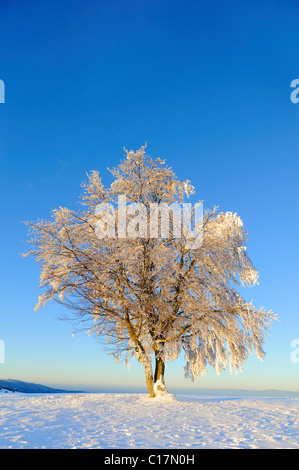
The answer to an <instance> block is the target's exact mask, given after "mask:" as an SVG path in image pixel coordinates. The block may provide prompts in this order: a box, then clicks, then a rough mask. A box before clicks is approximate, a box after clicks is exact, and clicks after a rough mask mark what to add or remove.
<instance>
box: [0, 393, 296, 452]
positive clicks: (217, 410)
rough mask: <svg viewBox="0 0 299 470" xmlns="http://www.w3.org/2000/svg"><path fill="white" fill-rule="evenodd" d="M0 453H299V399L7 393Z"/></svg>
mask: <svg viewBox="0 0 299 470" xmlns="http://www.w3.org/2000/svg"><path fill="white" fill-rule="evenodd" d="M0 448H1V449H8V448H12V449H13V448H24V449H25V448H27V449H28V448H32V449H33V448H35V449H61V448H71V449H74V448H78V449H80V448H81V449H83V448H105V449H113V448H115V449H130V448H144V449H145V448H149V449H170V448H172V449H182V448H184V449H189V448H190V449H191V448H199V449H202V448H209V449H212V448H215V449H219V448H220V449H221V448H224V449H227V448H234V449H237V448H243V449H254V448H261V449H265V448H271V449H272V448H274V449H282V448H299V399H294V398H293V399H291V398H260V397H258V398H254V397H248V398H246V397H245V398H244V397H239V398H238V397H236V398H226V397H223V398H221V397H201V396H194V395H192V396H191V395H178V396H177V397H174V396H170V397H161V398H157V399H156V398H154V399H150V398H148V396H147V395H145V394H117V393H92V394H55V395H44V394H43V395H26V394H2V395H1V396H0Z"/></svg>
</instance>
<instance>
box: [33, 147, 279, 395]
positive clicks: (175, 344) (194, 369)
mask: <svg viewBox="0 0 299 470" xmlns="http://www.w3.org/2000/svg"><path fill="white" fill-rule="evenodd" d="M110 172H111V174H112V176H113V178H114V180H113V182H112V184H111V185H110V187H108V188H105V187H104V185H103V184H102V180H101V178H100V176H99V173H98V172H96V171H92V172H90V173H89V175H88V181H87V183H84V184H83V189H84V193H83V195H82V196H81V202H82V209H81V210H77V211H73V210H69V209H66V208H63V207H60V208H59V209H57V210H56V211H53V213H52V219H51V220H49V221H46V220H41V221H38V222H29V223H28V225H29V227H30V231H31V235H32V238H31V240H30V241H29V243H30V245H31V249H30V251H29V252H28V253H27V254H28V255H32V256H33V257H34V258H35V259H36V261H37V262H38V263H39V265H40V268H41V275H40V286H41V288H42V290H43V293H42V294H41V295H40V297H39V299H38V303H37V305H36V309H39V308H40V307H41V306H42V305H45V304H46V303H47V302H48V301H49V300H55V301H57V302H58V303H60V304H62V305H65V306H66V307H68V308H69V309H70V311H71V312H72V320H77V321H78V322H79V324H80V325H83V326H85V325H86V328H87V329H88V331H89V332H90V333H91V334H94V335H95V336H97V337H98V338H103V339H105V341H106V347H107V348H111V350H112V354H113V355H114V356H115V358H117V360H120V359H123V360H124V361H125V363H127V361H130V360H131V359H132V358H137V360H138V361H139V362H140V363H141V364H142V365H143V366H144V369H145V377H146V383H147V386H148V389H149V392H150V395H151V396H157V395H158V394H161V393H166V392H167V390H166V387H165V382H164V373H165V362H166V361H167V360H175V359H176V358H178V357H179V356H181V355H182V354H183V355H184V357H185V360H186V365H185V374H186V377H188V378H190V379H191V380H196V379H197V378H198V377H199V376H200V375H202V374H205V373H206V372H207V366H211V367H213V368H214V369H215V371H216V372H217V373H220V372H221V371H222V370H223V369H226V368H228V367H229V368H230V371H231V372H237V371H238V370H241V369H242V366H243V364H244V363H245V361H246V359H247V358H248V355H249V354H251V353H255V354H256V355H257V356H258V357H259V358H260V359H262V358H263V357H264V354H265V353H264V350H263V344H264V340H265V333H266V332H267V331H268V329H269V327H270V325H271V322H272V320H273V319H274V318H275V316H274V315H273V314H272V313H271V312H265V311H264V310H263V309H257V308H256V307H255V306H254V305H253V304H252V303H248V302H247V301H245V300H244V299H243V298H242V297H241V295H240V292H239V289H240V287H242V285H247V286H253V285H255V284H257V283H258V273H257V270H256V269H255V268H254V266H253V264H252V262H251V260H250V258H249V256H248V254H247V251H246V242H247V232H246V230H245V228H244V226H243V223H242V220H241V219H240V217H239V216H238V215H237V214H235V213H232V212H226V213H222V212H218V211H217V210H216V209H214V210H211V211H206V212H205V213H204V217H203V243H202V245H201V246H200V247H196V248H195V249H191V248H186V243H185V240H184V236H183V235H182V237H181V238H179V237H175V236H174V231H173V230H174V228H173V226H174V220H175V219H173V225H172V227H170V228H171V230H170V231H169V234H168V235H167V236H164V237H163V238H162V237H151V236H150V235H149V232H146V231H145V233H143V234H142V236H141V235H140V232H136V234H135V236H130V237H128V236H122V237H119V236H117V235H119V233H118V230H119V228H117V226H115V230H114V228H113V230H110V231H109V232H108V231H106V232H105V231H103V232H102V233H101V236H99V232H98V230H97V227H98V224H99V221H102V222H103V220H104V221H105V220H106V222H105V223H106V225H107V224H108V222H109V220H110V221H111V220H114V219H111V217H115V221H118V220H119V219H120V217H121V214H120V213H119V212H118V208H117V198H118V196H119V195H125V196H126V200H127V202H128V203H130V204H136V206H131V212H130V214H129V213H128V218H127V220H126V224H127V225H125V226H124V227H123V229H124V230H125V231H128V229H129V228H130V233H131V234H133V235H134V230H136V228H135V227H137V226H138V224H137V223H135V222H136V220H137V219H135V220H134V210H133V211H132V207H139V206H138V204H143V207H145V208H146V209H149V208H150V207H151V205H152V204H156V206H157V207H158V208H161V207H162V205H163V204H169V205H173V204H174V205H175V204H181V203H183V202H184V200H185V198H186V197H189V196H191V195H193V194H194V188H193V186H192V185H191V183H190V181H188V180H185V181H179V180H178V179H177V177H176V176H175V174H174V172H173V170H172V169H171V168H170V167H168V166H167V165H166V164H165V160H162V159H160V158H157V159H152V158H151V157H149V156H148V155H147V154H146V153H145V146H144V147H141V149H139V150H137V151H136V152H133V151H132V150H130V151H127V150H125V159H124V160H123V161H121V162H120V164H119V165H118V166H117V167H116V168H113V169H111V170H110ZM99 205H101V206H100V207H101V210H97V209H98V207H99ZM114 208H115V209H114ZM109 217H110V219H109ZM105 218H106V219H105ZM160 219H161V217H160ZM160 222H163V221H161V220H160ZM105 223H103V224H102V225H103V230H104V229H105ZM110 229H111V227H110ZM111 234H112V235H113V236H111ZM153 360H154V361H155V365H154V367H153ZM162 385H163V386H162ZM160 392H161V393H160Z"/></svg>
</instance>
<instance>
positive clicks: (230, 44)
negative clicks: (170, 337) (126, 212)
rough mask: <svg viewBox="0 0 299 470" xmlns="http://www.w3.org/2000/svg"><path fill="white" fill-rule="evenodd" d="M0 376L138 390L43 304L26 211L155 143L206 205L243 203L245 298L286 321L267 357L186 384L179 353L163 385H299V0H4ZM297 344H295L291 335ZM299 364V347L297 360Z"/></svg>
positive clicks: (139, 377) (67, 201) (52, 204)
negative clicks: (296, 97)
mask: <svg viewBox="0 0 299 470" xmlns="http://www.w3.org/2000/svg"><path fill="white" fill-rule="evenodd" d="M0 17H1V22H0V40H1V48H0V79H2V80H3V81H4V83H5V103H4V104H0V171H1V189H0V190H1V202H2V207H1V212H2V218H1V220H2V224H1V227H2V229H1V233H0V236H1V270H0V276H1V280H0V286H1V304H0V339H1V340H2V341H4V344H5V363H0V378H3V379H4V378H12V379H20V380H25V381H31V382H37V383H43V384H45V385H50V386H51V385H52V386H64V387H69V388H70V387H71V388H78V389H84V390H87V389H90V390H91V389H92V390H100V389H104V388H106V389H109V390H114V389H116V388H117V389H125V388H126V387H132V388H133V389H134V388H136V389H137V388H138V387H143V388H144V387H145V384H144V374H143V370H142V366H140V364H138V362H137V361H133V362H132V364H131V368H130V369H129V370H128V369H127V368H125V367H123V366H122V365H121V364H118V365H116V364H115V362H114V359H113V358H111V357H109V356H108V355H107V352H106V350H105V347H104V346H103V344H100V343H99V342H98V341H97V340H96V339H94V338H93V337H89V336H88V335H87V334H86V332H84V331H83V332H81V333H76V334H75V335H74V336H72V333H73V331H74V330H73V327H72V326H71V325H70V324H69V323H68V322H64V321H60V320H59V319H58V317H59V316H60V315H62V314H64V313H65V312H64V310H63V309H62V307H59V306H58V305H57V304H48V305H47V306H46V307H44V308H43V309H41V310H40V311H39V312H37V313H36V312H34V311H33V309H34V306H35V303H36V300H37V296H38V294H39V293H40V291H39V290H38V282H39V269H38V266H37V265H35V263H34V261H33V260H32V259H29V258H26V259H23V258H22V257H21V253H22V252H24V251H25V250H26V249H27V247H26V244H25V243H24V241H25V240H26V238H27V235H26V234H27V227H26V226H25V225H24V224H22V221H25V220H36V219H38V218H49V217H50V211H51V210H52V209H55V208H57V207H58V206H66V207H70V208H72V207H75V205H76V204H77V201H78V197H79V195H80V194H81V192H82V188H81V186H80V184H81V182H82V181H85V180H86V173H87V172H89V171H90V170H93V169H95V170H98V171H100V173H101V174H102V176H103V181H104V183H106V184H109V183H110V181H111V177H110V174H109V172H108V171H107V169H106V168H107V167H110V168H111V167H113V166H115V165H117V164H118V163H119V161H120V159H122V158H123V156H124V151H123V147H125V148H127V149H133V150H136V149H138V148H140V147H141V146H142V145H144V143H145V142H147V151H148V153H149V154H150V155H151V156H152V157H161V158H165V159H166V161H167V163H168V164H169V165H170V166H172V168H173V169H174V171H175V173H176V174H177V176H178V177H179V178H180V179H190V180H191V182H192V184H193V186H195V189H196V198H197V200H204V208H209V207H210V208H211V207H214V205H217V206H219V209H220V210H223V211H227V210H228V211H232V212H237V213H238V215H239V216H240V217H241V218H242V219H243V222H244V225H245V227H246V228H247V230H248V232H249V242H248V253H249V255H250V257H251V259H252V261H253V264H254V265H255V267H256V268H257V269H258V271H259V275H260V283H259V285H258V286H256V287H253V288H250V289H249V288H244V289H242V291H241V293H242V295H243V296H244V297H246V298H247V299H248V300H251V299H253V302H254V304H255V305H256V306H264V307H265V309H267V310H272V311H273V312H274V313H277V314H278V316H279V322H275V323H274V324H273V327H272V329H271V331H270V335H269V336H267V341H266V343H265V351H266V354H267V355H266V358H265V360H264V361H263V362H260V361H259V360H258V359H257V358H256V357H255V356H252V357H250V359H249V360H248V362H247V364H246V365H245V367H244V370H243V372H242V373H240V374H238V375H230V374H229V372H225V373H223V374H221V375H220V376H218V375H216V374H215V373H214V372H213V371H212V370H210V369H208V374H207V375H206V376H204V377H201V378H199V380H198V381H197V382H196V384H192V383H191V382H189V381H187V380H186V379H185V378H184V371H183V366H184V361H183V359H179V360H177V361H175V362H173V363H170V364H169V365H168V367H167V369H166V380H167V386H168V388H169V390H170V391H171V390H172V389H173V388H190V389H192V390H193V391H194V392H196V390H199V389H201V388H207V387H210V388H238V389H269V388H272V389H281V390H299V363H296V362H294V361H293V362H292V361H291V354H292V352H293V351H294V349H292V348H291V342H292V341H293V340H294V339H296V338H299V317H298V313H299V312H298V303H297V301H296V298H297V297H298V226H299V224H298V170H299V164H298V160H299V159H298V153H299V150H298V149H299V103H298V104H294V103H292V102H291V100H290V94H291V91H292V89H291V88H290V83H291V81H292V80H293V79H298V78H299V52H298V44H299V28H298V24H299V3H298V1H295V0H293V1H291V0H280V1H278V0H271V1H265V0H250V1H249V0H243V1H242V2H240V1H238V0H232V1H229V0H226V1H224V0H223V1H221V0H210V1H208V2H206V1H202V0H200V1H193V0H191V1H189V2H187V3H186V2H183V1H182V0H173V1H170V0H152V1H150V2H149V1H144V0H139V1H137V0H135V1H132V0H126V1H120V0H118V1H115V0H102V1H98V0H85V1H84V2H82V1H78V0H72V1H70V0H60V1H57V0H53V1H52V2H48V1H44V0H38V1H37V0H27V1H26V2H21V1H18V0H10V1H6V0H1V2H0ZM298 346H299V344H298ZM297 357H298V359H299V352H298V355H297Z"/></svg>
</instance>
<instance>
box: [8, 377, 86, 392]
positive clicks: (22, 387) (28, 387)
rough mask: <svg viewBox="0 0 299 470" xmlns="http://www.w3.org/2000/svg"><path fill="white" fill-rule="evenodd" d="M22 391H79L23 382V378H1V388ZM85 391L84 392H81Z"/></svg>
mask: <svg viewBox="0 0 299 470" xmlns="http://www.w3.org/2000/svg"><path fill="white" fill-rule="evenodd" d="M1 389H2V391H5V390H8V391H10V392H21V393H78V392H74V391H71V390H60V389H57V388H51V387H47V386H46V385H40V384H35V383H31V382H23V381H22V380H13V379H5V380H0V390H1ZM80 393H83V392H80Z"/></svg>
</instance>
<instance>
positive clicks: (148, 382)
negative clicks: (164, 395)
mask: <svg viewBox="0 0 299 470" xmlns="http://www.w3.org/2000/svg"><path fill="white" fill-rule="evenodd" d="M145 381H146V385H147V389H148V391H149V394H150V397H151V398H154V397H155V396H156V393H155V388H154V379H153V373H152V370H151V367H145Z"/></svg>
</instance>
